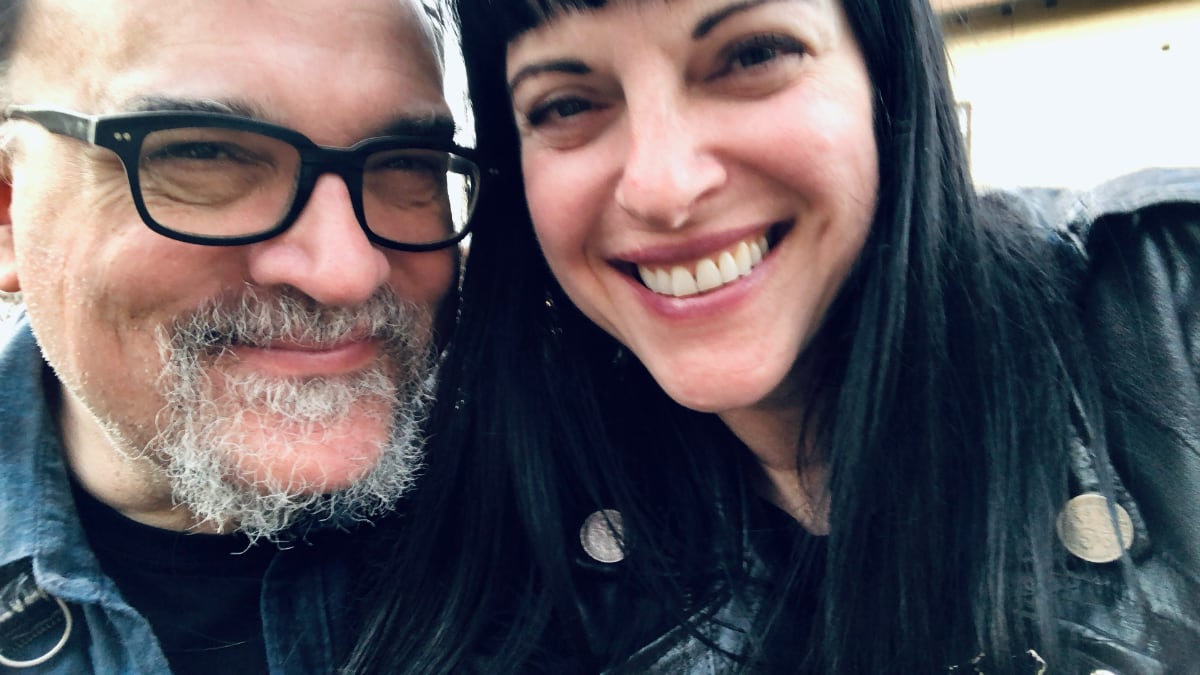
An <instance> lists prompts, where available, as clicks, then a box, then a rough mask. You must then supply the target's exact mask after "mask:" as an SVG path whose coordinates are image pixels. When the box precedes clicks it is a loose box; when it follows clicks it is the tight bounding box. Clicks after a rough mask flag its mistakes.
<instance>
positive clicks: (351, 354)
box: [229, 339, 379, 377]
mask: <svg viewBox="0 0 1200 675" xmlns="http://www.w3.org/2000/svg"><path fill="white" fill-rule="evenodd" d="M229 351H230V352H232V353H233V354H234V355H235V356H236V357H237V359H238V363H239V364H240V366H239V367H240V368H250V369H253V370H257V371H260V372H265V373H270V374H273V375H277V376H283V377H319V376H329V375H344V374H346V373H352V372H355V371H358V370H362V369H363V368H365V367H367V366H368V365H369V364H370V363H371V361H372V360H374V359H375V358H377V357H378V355H379V341H378V340H374V339H353V340H344V341H341V342H338V343H335V344H332V345H313V344H304V343H299V342H286V341H276V342H271V343H269V344H267V345H264V346H251V345H246V344H239V345H233V346H231V347H229Z"/></svg>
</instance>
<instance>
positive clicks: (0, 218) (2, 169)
mask: <svg viewBox="0 0 1200 675" xmlns="http://www.w3.org/2000/svg"><path fill="white" fill-rule="evenodd" d="M10 159H11V158H10V157H9V155H8V153H7V152H5V151H4V149H3V148H0V291H7V292H9V293H16V292H17V291H19V290H21V282H20V280H19V279H18V278H17V251H16V246H15V245H14V243H13V224H12V215H11V214H12V192H13V189H12V175H11V173H10V169H11V168H12V165H11V164H10Z"/></svg>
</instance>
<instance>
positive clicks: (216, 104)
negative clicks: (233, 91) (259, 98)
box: [121, 96, 265, 120]
mask: <svg viewBox="0 0 1200 675" xmlns="http://www.w3.org/2000/svg"><path fill="white" fill-rule="evenodd" d="M121 109H122V110H125V111H127V112H208V113H223V114H226V115H237V116H238V117H247V118H250V119H258V120H262V119H264V117H265V116H264V115H263V114H262V111H261V110H259V109H258V108H257V107H256V106H253V105H250V104H249V103H246V102H244V101H236V100H230V101H218V100H216V99H192V98H172V97H170V96H139V97H137V98H134V99H130V100H129V101H127V102H126V103H125V105H123V106H121Z"/></svg>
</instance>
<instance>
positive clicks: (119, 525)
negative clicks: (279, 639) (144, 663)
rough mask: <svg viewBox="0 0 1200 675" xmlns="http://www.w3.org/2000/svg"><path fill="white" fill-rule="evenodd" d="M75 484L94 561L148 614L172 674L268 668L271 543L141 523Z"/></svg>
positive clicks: (142, 611)
mask: <svg viewBox="0 0 1200 675" xmlns="http://www.w3.org/2000/svg"><path fill="white" fill-rule="evenodd" d="M74 487H75V503H76V506H77V508H78V510H79V517H80V520H81V521H82V523H83V529H84V532H85V533H86V534H87V538H88V542H89V543H90V544H91V547H92V550H93V551H94V552H95V555H96V558H97V559H98V560H99V561H100V568H101V569H102V570H103V571H104V573H105V574H107V575H108V576H109V577H110V578H111V579H112V580H113V581H114V582H116V584H117V588H118V589H120V591H121V595H122V596H123V597H124V598H125V601H126V602H128V603H129V604H130V606H132V607H133V608H134V609H136V610H137V611H138V612H139V613H140V614H141V615H142V616H144V617H146V620H147V621H149V622H150V626H151V628H153V630H154V634H155V637H157V638H158V641H159V644H160V645H161V647H162V650H163V653H164V654H165V655H166V657H167V661H168V662H170V664H171V670H172V672H174V673H175V675H188V674H192V673H195V674H197V675H199V674H201V673H204V674H206V675H207V674H210V673H239V674H241V673H266V672H267V671H268V668H267V657H266V647H265V644H264V641H263V631H262V611H261V605H260V604H259V597H260V594H261V590H262V581H263V574H264V573H265V572H266V569H267V565H269V564H270V562H271V559H272V557H273V556H274V554H275V551H276V549H275V547H274V546H272V545H270V544H263V545H256V546H251V545H250V543H249V540H248V539H247V538H246V537H245V536H243V535H240V534H231V535H212V534H189V533H184V532H174V531H171V530H162V529H159V528H155V527H150V526H147V525H143V524H141V523H138V522H135V521H132V520H130V519H128V518H126V517H124V516H122V515H121V514H120V513H117V512H116V511H115V510H113V509H112V508H110V507H108V506H107V505H105V504H102V503H101V502H99V501H98V500H96V498H95V497H93V496H91V495H90V494H88V493H87V492H86V491H85V490H83V489H82V488H81V487H79V486H78V485H75V486H74Z"/></svg>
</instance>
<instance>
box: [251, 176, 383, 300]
mask: <svg viewBox="0 0 1200 675" xmlns="http://www.w3.org/2000/svg"><path fill="white" fill-rule="evenodd" d="M249 249H250V260H249V267H250V277H251V278H250V281H251V282H253V283H255V284H257V285H262V286H273V285H284V284H286V285H289V286H294V287H295V288H297V289H298V290H300V291H301V292H303V293H305V294H307V295H308V296H309V297H311V298H312V299H314V300H316V301H318V302H320V303H323V304H327V305H339V306H348V305H356V304H359V303H362V302H364V301H366V300H367V298H369V297H371V295H372V294H373V293H374V292H375V291H376V290H377V289H378V288H379V287H380V286H382V285H383V284H385V283H387V281H388V277H389V276H390V274H391V263H390V262H389V260H388V257H387V255H385V254H384V252H383V251H382V250H380V249H379V248H377V247H376V246H374V245H373V244H372V243H371V242H370V240H368V239H367V234H366V232H364V231H363V229H362V226H361V225H359V222H358V218H357V217H356V216H355V215H354V206H353V204H352V202H351V199H350V191H349V189H348V188H347V187H346V182H345V181H344V180H343V179H342V178H341V177H340V176H337V175H334V174H325V175H323V176H321V177H320V178H318V179H317V182H316V184H315V185H314V186H313V190H312V194H311V195H310V196H309V199H308V203H307V204H305V206H304V210H303V211H302V212H301V213H300V216H299V218H297V219H296V222H295V223H293V224H292V226H291V227H289V228H288V229H287V231H285V232H284V233H283V234H280V235H279V236H277V237H273V238H271V239H268V240H266V241H264V242H259V243H257V244H251V245H250V247H249Z"/></svg>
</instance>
